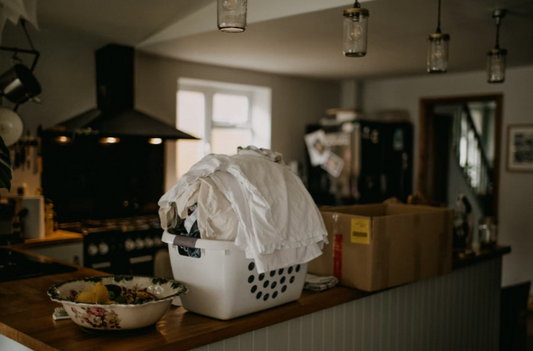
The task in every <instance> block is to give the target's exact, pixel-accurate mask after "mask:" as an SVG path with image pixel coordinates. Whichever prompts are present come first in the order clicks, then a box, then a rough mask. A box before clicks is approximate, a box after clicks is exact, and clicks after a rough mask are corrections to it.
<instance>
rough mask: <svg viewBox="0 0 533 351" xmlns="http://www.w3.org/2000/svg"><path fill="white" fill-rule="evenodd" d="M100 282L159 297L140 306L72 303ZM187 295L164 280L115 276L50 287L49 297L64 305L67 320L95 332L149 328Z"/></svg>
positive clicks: (179, 286)
mask: <svg viewBox="0 0 533 351" xmlns="http://www.w3.org/2000/svg"><path fill="white" fill-rule="evenodd" d="M97 282H101V283H102V284H104V285H107V284H114V285H118V286H120V287H122V288H123V289H128V290H130V289H131V290H133V291H135V290H136V291H146V292H149V293H151V294H153V295H155V296H157V297H158V300H155V301H149V302H146V303H143V304H140V305H133V304H110V305H104V304H93V303H82V302H75V301H74V299H75V297H76V295H77V294H78V293H80V292H81V291H83V290H84V289H85V288H86V287H87V285H88V284H89V286H90V284H96V283H97ZM186 292H187V287H185V285H183V284H182V283H180V282H178V281H175V280H171V279H163V278H153V277H142V276H131V275H117V276H109V277H94V278H84V279H76V280H70V281H67V282H63V283H59V284H56V285H54V286H52V287H51V288H50V289H49V290H48V296H50V298H51V299H52V301H55V302H59V303H61V304H63V308H64V309H65V311H66V312H67V313H68V315H69V316H70V318H71V319H72V320H73V321H74V322H75V323H76V324H78V325H80V326H82V327H85V328H91V329H97V330H125V329H135V328H142V327H146V326H149V325H151V324H154V323H156V322H157V321H158V320H160V319H161V317H163V315H164V314H165V312H166V311H167V310H168V308H169V307H170V304H171V303H172V300H173V299H174V298H176V297H178V296H180V295H182V294H184V293H186Z"/></svg>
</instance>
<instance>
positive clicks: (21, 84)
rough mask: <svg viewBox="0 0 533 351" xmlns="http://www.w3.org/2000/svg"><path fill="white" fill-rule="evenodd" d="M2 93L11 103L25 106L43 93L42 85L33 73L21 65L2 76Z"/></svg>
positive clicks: (0, 77)
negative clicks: (24, 104)
mask: <svg viewBox="0 0 533 351" xmlns="http://www.w3.org/2000/svg"><path fill="white" fill-rule="evenodd" d="M0 92H1V93H2V95H4V96H5V97H6V98H7V99H8V100H9V101H11V102H13V103H16V104H23V103H25V102H26V101H28V100H33V99H35V98H36V97H37V95H39V94H40V93H41V85H40V84H39V82H38V81H37V79H36V78H35V76H34V75H33V73H32V71H31V70H30V69H29V68H28V67H26V66H24V65H23V64H20V63H19V64H16V65H14V66H13V67H12V68H11V69H10V70H8V71H7V72H5V73H4V74H2V75H1V76H0ZM37 100H38V99H37Z"/></svg>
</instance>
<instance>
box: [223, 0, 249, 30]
mask: <svg viewBox="0 0 533 351" xmlns="http://www.w3.org/2000/svg"><path fill="white" fill-rule="evenodd" d="M246 3H247V0H218V7H217V8H218V29H220V31H221V32H225V33H242V32H244V30H245V29H246Z"/></svg>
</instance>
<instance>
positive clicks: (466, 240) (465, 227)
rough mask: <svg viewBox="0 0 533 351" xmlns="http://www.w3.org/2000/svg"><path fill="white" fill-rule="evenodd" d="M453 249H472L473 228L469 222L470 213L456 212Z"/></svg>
mask: <svg viewBox="0 0 533 351" xmlns="http://www.w3.org/2000/svg"><path fill="white" fill-rule="evenodd" d="M453 250H454V251H456V252H458V253H467V252H470V251H471V250H472V230H471V226H470V225H469V223H468V215H467V214H466V213H465V212H462V211H455V212H454V220H453Z"/></svg>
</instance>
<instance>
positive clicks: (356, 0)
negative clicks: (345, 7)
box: [353, 0, 361, 9]
mask: <svg viewBox="0 0 533 351" xmlns="http://www.w3.org/2000/svg"><path fill="white" fill-rule="evenodd" d="M353 7H354V8H356V9H359V8H361V4H360V3H359V0H355V3H354V4H353Z"/></svg>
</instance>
